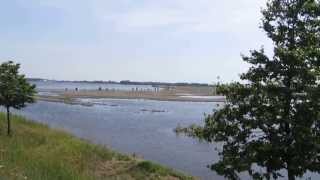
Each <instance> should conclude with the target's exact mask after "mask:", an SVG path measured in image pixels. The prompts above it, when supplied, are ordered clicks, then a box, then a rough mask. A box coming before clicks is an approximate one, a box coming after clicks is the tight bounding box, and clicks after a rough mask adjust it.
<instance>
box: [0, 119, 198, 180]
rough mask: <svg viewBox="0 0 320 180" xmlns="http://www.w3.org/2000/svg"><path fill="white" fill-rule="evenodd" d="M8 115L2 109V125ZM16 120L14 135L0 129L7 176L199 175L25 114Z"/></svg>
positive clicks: (162, 178)
mask: <svg viewBox="0 0 320 180" xmlns="http://www.w3.org/2000/svg"><path fill="white" fill-rule="evenodd" d="M5 119H6V118H5V114H4V113H0V125H1V127H2V126H3V125H4V123H5ZM12 122H13V130H14V131H13V134H12V136H11V137H8V136H6V135H5V134H4V133H0V140H1V141H0V145H1V146H0V147H2V148H1V149H0V150H1V151H0V161H1V164H0V165H1V168H0V177H3V178H5V179H16V178H18V179H55V177H58V176H59V177H60V179H109V178H111V179H112V178H115V179H159V180H168V179H181V180H187V179H190V180H191V179H197V178H196V177H193V176H190V175H187V173H185V172H182V171H179V170H175V169H172V168H169V167H165V166H162V165H160V164H158V163H154V162H152V161H147V160H144V159H142V158H139V157H136V156H135V155H128V154H123V153H119V152H117V151H114V150H113V149H112V148H111V149H110V148H107V147H106V146H102V145H97V144H95V143H92V142H90V141H88V140H84V139H81V138H78V137H76V136H74V135H72V134H70V133H68V132H67V131H64V130H60V129H56V128H50V127H49V126H48V125H46V124H42V123H38V122H35V121H32V120H30V119H26V118H24V117H23V116H17V115H13V116H12ZM26 142H27V143H26ZM30 152H32V153H31V154H30Z"/></svg>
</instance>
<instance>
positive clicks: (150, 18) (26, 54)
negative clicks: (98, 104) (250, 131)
mask: <svg viewBox="0 0 320 180" xmlns="http://www.w3.org/2000/svg"><path fill="white" fill-rule="evenodd" d="M265 3H266V1H265V0H263V1H255V0H239V1H231V0H228V1H217V0H199V1H197V2H195V1H192V0H164V1H161V2H159V1H147V0H140V1H133V0H118V1H101V0H92V1H82V0H81V1H76V0H70V1H64V0H56V1H50V0H43V1H41V2H40V1H37V0H29V1H23V0H12V1H5V2H3V4H2V6H1V7H0V23H1V27H2V28H1V29H0V39H1V41H0V49H1V51H0V63H1V62H4V61H8V60H13V61H15V62H18V63H21V64H22V72H23V73H24V74H26V75H27V76H28V77H30V78H44V79H55V80H75V81H79V80H87V81H98V80H103V81H108V80H112V81H121V80H131V81H154V82H195V83H213V82H216V80H217V76H220V77H221V81H224V82H229V81H232V80H238V79H239V78H238V75H239V74H240V73H242V72H244V71H245V70H246V69H247V67H248V65H246V64H245V63H244V62H243V61H242V59H241V56H240V54H249V50H252V49H259V48H260V47H261V46H264V47H265V48H266V50H267V52H270V49H271V47H272V46H271V43H270V41H269V40H267V38H266V35H265V33H264V32H263V31H262V30H261V29H260V28H259V25H260V19H261V13H260V10H261V8H262V7H264V6H265Z"/></svg>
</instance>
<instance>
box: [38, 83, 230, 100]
mask: <svg viewBox="0 0 320 180" xmlns="http://www.w3.org/2000/svg"><path fill="white" fill-rule="evenodd" d="M50 93H51V94H52V95H46V94H43V93H42V94H39V95H38V99H39V100H45V101H54V102H65V103H71V104H72V103H79V102H77V99H80V98H110V99H148V100H158V101H187V102H188V101H189V102H224V101H225V98H224V97H223V96H214V89H213V87H193V86H178V87H164V88H163V87H162V88H160V89H154V90H139V89H132V90H131V91H124V90H110V89H100V90H81V89H78V90H66V91H53V92H50Z"/></svg>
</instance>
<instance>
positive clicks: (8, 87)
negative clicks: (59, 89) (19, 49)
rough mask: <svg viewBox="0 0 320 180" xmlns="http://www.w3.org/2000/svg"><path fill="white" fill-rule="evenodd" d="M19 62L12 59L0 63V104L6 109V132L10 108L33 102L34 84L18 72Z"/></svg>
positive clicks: (21, 106)
mask: <svg viewBox="0 0 320 180" xmlns="http://www.w3.org/2000/svg"><path fill="white" fill-rule="evenodd" d="M19 69H20V64H15V63H14V62H12V61H8V62H5V63H2V64H1V65H0V105H1V106H4V107H5V108H6V109H7V117H8V134H10V119H9V113H10V108H11V107H12V108H15V109H21V108H23V107H25V106H26V104H27V103H33V102H34V95H35V86H34V85H30V84H29V83H28V82H27V80H26V78H25V76H24V75H21V74H19Z"/></svg>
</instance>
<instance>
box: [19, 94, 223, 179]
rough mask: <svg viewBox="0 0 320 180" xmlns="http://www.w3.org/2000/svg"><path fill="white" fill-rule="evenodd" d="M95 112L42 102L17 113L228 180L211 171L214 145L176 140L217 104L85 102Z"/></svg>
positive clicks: (193, 172)
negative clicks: (180, 131)
mask: <svg viewBox="0 0 320 180" xmlns="http://www.w3.org/2000/svg"><path fill="white" fill-rule="evenodd" d="M82 101H86V102H88V101H90V102H91V103H93V104H94V106H91V107H85V106H80V105H66V104H62V103H52V102H42V101H40V102H38V103H36V104H33V105H30V106H29V107H27V108H26V109H24V110H23V111H20V112H18V113H20V114H22V115H24V116H26V117H28V118H30V119H33V120H35V121H38V122H43V123H46V124H49V125H50V126H52V127H56V128H63V129H66V130H68V131H70V132H72V133H73V134H75V135H77V136H79V137H82V138H85V139H89V140H91V141H93V142H95V143H99V144H104V145H107V146H110V147H111V148H113V149H115V150H117V151H120V152H123V153H128V154H133V153H135V154H137V155H139V156H142V157H143V158H145V159H148V160H152V161H155V162H158V163H161V164H163V165H166V166H169V167H172V168H175V169H178V170H181V171H184V172H186V173H188V174H191V175H195V176H198V177H201V178H202V179H217V180H219V179H223V178H222V177H219V176H217V175H216V174H215V173H214V172H212V171H210V170H209V169H207V168H206V165H208V164H210V163H212V162H213V160H216V159H217V155H216V153H215V152H214V147H213V145H209V144H206V143H200V142H198V141H197V140H194V139H192V138H187V137H181V136H176V134H175V133H174V132H173V129H174V128H175V127H176V126H177V125H178V124H180V125H190V124H191V123H198V124H199V123H201V122H202V119H203V117H204V113H210V112H212V110H213V109H214V108H215V107H216V103H195V102H163V101H150V100H107V99H102V100H101V99H100V100H98V99H96V100H92V99H83V100H82Z"/></svg>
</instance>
